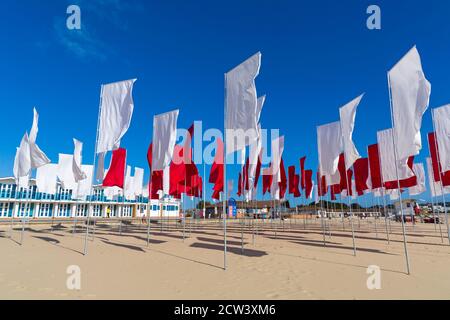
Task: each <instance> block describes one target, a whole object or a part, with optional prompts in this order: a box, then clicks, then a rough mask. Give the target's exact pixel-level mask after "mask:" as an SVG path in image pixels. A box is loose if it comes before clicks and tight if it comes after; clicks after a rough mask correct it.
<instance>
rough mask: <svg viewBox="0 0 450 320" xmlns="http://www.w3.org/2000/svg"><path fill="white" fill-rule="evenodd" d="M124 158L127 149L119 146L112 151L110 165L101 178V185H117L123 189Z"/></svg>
mask: <svg viewBox="0 0 450 320" xmlns="http://www.w3.org/2000/svg"><path fill="white" fill-rule="evenodd" d="M126 158H127V151H126V150H125V149H122V148H119V149H117V150H114V151H113V153H112V159H111V165H110V166H109V169H108V173H107V174H106V177H105V179H104V180H103V187H119V188H122V189H123V181H124V179H125V163H126Z"/></svg>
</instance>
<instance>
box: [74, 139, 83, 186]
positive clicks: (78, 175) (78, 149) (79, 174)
mask: <svg viewBox="0 0 450 320" xmlns="http://www.w3.org/2000/svg"><path fill="white" fill-rule="evenodd" d="M73 144H74V151H73V162H72V170H73V176H74V178H75V181H76V182H79V181H81V180H84V179H86V173H84V172H83V170H82V169H81V159H82V156H81V154H82V152H83V143H82V142H80V141H78V140H77V139H73Z"/></svg>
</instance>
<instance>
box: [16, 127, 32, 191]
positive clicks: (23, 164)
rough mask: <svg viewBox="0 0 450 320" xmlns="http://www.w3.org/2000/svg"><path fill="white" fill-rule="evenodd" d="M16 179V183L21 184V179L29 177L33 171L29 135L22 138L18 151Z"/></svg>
mask: <svg viewBox="0 0 450 320" xmlns="http://www.w3.org/2000/svg"><path fill="white" fill-rule="evenodd" d="M13 171H14V178H15V179H16V183H18V182H19V179H20V178H21V177H28V175H29V174H30V171H31V159H30V144H29V143H28V134H27V133H25V135H24V136H23V138H22V141H21V142H20V146H19V148H17V151H16V157H15V158H14V169H13Z"/></svg>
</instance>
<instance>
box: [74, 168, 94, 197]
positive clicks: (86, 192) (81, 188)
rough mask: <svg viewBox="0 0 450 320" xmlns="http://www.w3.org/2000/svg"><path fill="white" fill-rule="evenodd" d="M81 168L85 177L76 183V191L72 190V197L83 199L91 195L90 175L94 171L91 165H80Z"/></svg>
mask: <svg viewBox="0 0 450 320" xmlns="http://www.w3.org/2000/svg"><path fill="white" fill-rule="evenodd" d="M81 170H82V171H83V172H84V173H85V174H86V179H84V180H81V181H79V182H78V184H77V189H76V192H75V191H74V192H73V196H72V198H73V199H77V200H85V199H86V197H87V196H90V195H91V191H92V175H93V173H94V166H93V165H84V164H83V165H81Z"/></svg>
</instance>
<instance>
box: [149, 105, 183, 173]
mask: <svg viewBox="0 0 450 320" xmlns="http://www.w3.org/2000/svg"><path fill="white" fill-rule="evenodd" d="M178 114H179V110H174V111H171V112H167V113H163V114H160V115H157V116H155V117H154V118H153V152H152V171H163V170H164V169H166V168H168V167H169V165H170V161H171V160H172V156H173V150H174V148H175V143H176V140H177V121H178Z"/></svg>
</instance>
